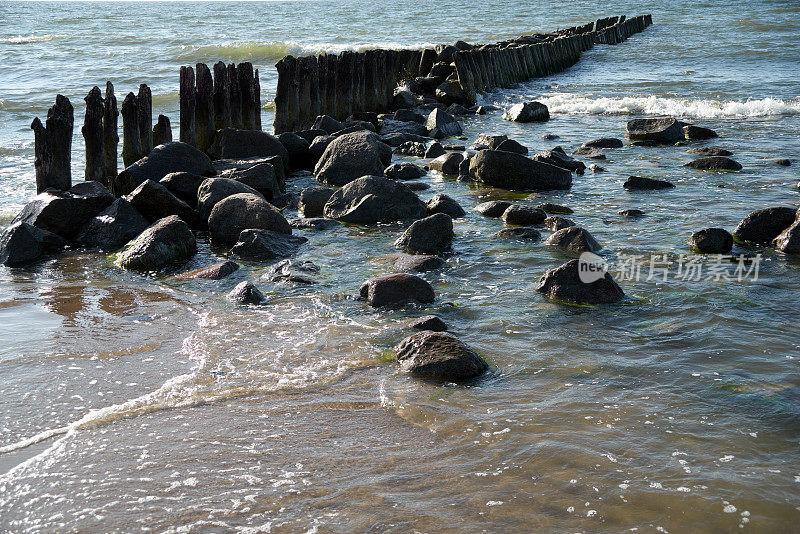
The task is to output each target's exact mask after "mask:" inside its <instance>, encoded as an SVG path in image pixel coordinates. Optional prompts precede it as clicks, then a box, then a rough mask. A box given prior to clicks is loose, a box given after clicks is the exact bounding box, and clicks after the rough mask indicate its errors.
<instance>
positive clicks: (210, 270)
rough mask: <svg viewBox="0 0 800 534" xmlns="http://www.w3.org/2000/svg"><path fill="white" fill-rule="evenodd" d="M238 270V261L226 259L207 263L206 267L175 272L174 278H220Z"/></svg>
mask: <svg viewBox="0 0 800 534" xmlns="http://www.w3.org/2000/svg"><path fill="white" fill-rule="evenodd" d="M238 270H239V264H238V263H236V262H235V261H230V260H226V261H220V262H218V263H214V264H211V265H208V266H206V267H201V268H200V269H194V270H191V271H185V272H182V273H179V274H176V275H175V278H177V279H178V280H196V279H201V280H222V279H223V278H227V277H228V276H230V275H232V274H233V273H235V272H236V271H238Z"/></svg>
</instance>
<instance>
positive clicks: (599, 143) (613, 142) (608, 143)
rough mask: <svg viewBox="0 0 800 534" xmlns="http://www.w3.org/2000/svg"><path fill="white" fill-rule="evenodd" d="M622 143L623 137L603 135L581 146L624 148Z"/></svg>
mask: <svg viewBox="0 0 800 534" xmlns="http://www.w3.org/2000/svg"><path fill="white" fill-rule="evenodd" d="M622 145H623V143H622V139H617V138H616V137H601V138H599V139H594V140H592V141H587V142H586V143H583V145H581V146H583V147H586V148H622Z"/></svg>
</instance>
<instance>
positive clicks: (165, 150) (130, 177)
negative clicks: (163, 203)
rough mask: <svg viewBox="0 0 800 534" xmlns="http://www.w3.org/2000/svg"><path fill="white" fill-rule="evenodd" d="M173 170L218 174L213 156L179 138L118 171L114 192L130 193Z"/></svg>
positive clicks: (207, 174)
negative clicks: (180, 140) (148, 181)
mask: <svg viewBox="0 0 800 534" xmlns="http://www.w3.org/2000/svg"><path fill="white" fill-rule="evenodd" d="M173 172H189V173H192V174H199V175H201V176H214V175H215V174H217V173H216V171H215V170H214V167H213V166H212V165H211V160H210V159H209V157H208V156H206V155H205V154H203V153H202V152H200V151H199V150H197V149H196V148H195V147H193V146H191V145H187V144H186V143H181V142H178V141H175V142H170V143H164V144H163V145H159V146H157V147H155V148H154V149H153V151H152V152H150V154H148V155H147V156H145V157H144V158H142V159H140V160H139V161H137V162H136V163H133V164H132V165H129V166H128V167H127V168H126V169H125V170H123V171H122V172H120V173H119V175H117V177H116V178H115V179H114V183H113V190H114V194H116V195H117V196H123V195H127V194H128V193H130V192H131V191H133V190H134V189H136V188H137V187H138V186H139V184H141V183H142V182H144V181H145V180H154V181H156V182H158V181H159V180H161V179H162V178H163V177H165V176H166V175H168V174H171V173H173Z"/></svg>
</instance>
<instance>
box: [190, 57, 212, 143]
mask: <svg viewBox="0 0 800 534" xmlns="http://www.w3.org/2000/svg"><path fill="white" fill-rule="evenodd" d="M195 70H196V73H197V80H196V83H195V108H194V128H195V142H196V143H197V145H196V146H197V149H198V150H199V151H200V152H206V151H207V150H208V149H209V147H210V146H211V143H213V142H214V133H215V129H214V80H213V78H212V77H211V70H210V69H209V68H208V65H206V64H205V63H198V64H197V65H196V66H195Z"/></svg>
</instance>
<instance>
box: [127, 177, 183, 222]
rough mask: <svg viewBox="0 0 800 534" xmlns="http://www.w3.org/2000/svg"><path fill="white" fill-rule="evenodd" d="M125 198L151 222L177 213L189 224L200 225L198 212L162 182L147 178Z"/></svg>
mask: <svg viewBox="0 0 800 534" xmlns="http://www.w3.org/2000/svg"><path fill="white" fill-rule="evenodd" d="M125 200H127V201H128V202H130V203H131V206H133V208H134V209H135V210H136V211H138V212H139V213H141V214H142V215H143V216H144V218H145V219H147V220H148V221H150V222H151V223H154V222H156V221H157V220H159V219H163V218H164V217H169V216H170V215H177V216H178V217H180V218H181V219H183V221H184V222H185V223H186V224H188V225H189V226H197V225H198V220H199V219H198V217H197V213H195V211H194V210H193V209H192V208H191V207H189V205H188V204H187V203H186V202H184V201H183V200H180V199H179V198H178V197H176V196H175V195H173V194H172V193H170V192H169V190H168V189H167V188H166V187H164V186H163V185H162V184H161V183H160V182H154V181H153V180H145V181H144V182H142V183H141V184H139V186H138V187H137V188H136V189H134V190H133V191H131V193H130V194H129V195H127V196H126V197H125Z"/></svg>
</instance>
